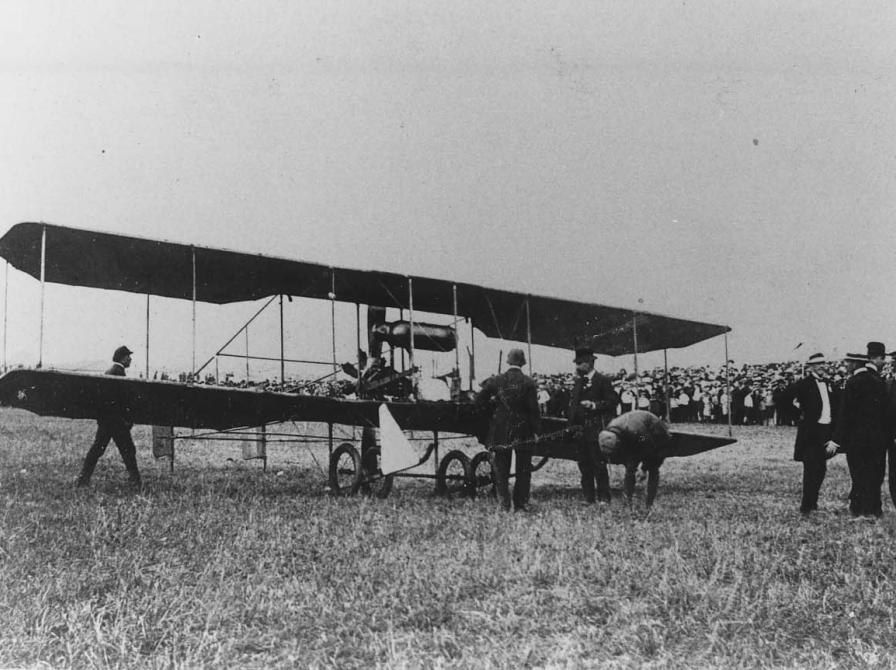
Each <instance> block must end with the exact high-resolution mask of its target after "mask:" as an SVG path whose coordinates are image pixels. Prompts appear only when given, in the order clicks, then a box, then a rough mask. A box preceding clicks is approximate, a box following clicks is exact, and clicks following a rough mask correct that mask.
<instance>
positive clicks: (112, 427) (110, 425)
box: [77, 346, 142, 488]
mask: <svg viewBox="0 0 896 670" xmlns="http://www.w3.org/2000/svg"><path fill="white" fill-rule="evenodd" d="M132 353H134V352H132V351H131V350H130V349H128V348H127V347H125V346H121V347H118V349H116V350H115V353H114V354H113V355H112V367H110V368H109V369H108V370H106V374H107V375H112V376H114V377H124V376H125V370H126V369H127V368H128V367H130V365H131V354H132ZM131 426H133V424H132V423H131V421H130V407H129V403H128V402H127V399H126V398H125V397H123V396H122V397H118V398H114V399H110V400H109V401H108V403H107V404H106V406H105V407H103V408H102V409H101V412H100V415H99V416H98V417H97V420H96V437H94V439H93V444H92V445H91V446H90V449H89V450H88V451H87V455H86V456H85V457H84V465H83V467H82V468H81V475H80V476H79V477H78V482H77V483H78V486H88V485H89V484H90V477H91V476H92V475H93V470H94V468H96V464H97V461H99V460H100V456H102V455H103V454H104V453H105V451H106V447H108V446H109V440H115V446H116V447H118V453H119V454H121V460H122V461H124V465H125V467H126V468H127V471H128V476H129V477H130V481H131V484H133V485H134V486H135V487H136V488H140V486H141V485H142V484H141V480H140V470H139V469H138V468H137V447H136V446H135V445H134V440H133V439H132V438H131Z"/></svg>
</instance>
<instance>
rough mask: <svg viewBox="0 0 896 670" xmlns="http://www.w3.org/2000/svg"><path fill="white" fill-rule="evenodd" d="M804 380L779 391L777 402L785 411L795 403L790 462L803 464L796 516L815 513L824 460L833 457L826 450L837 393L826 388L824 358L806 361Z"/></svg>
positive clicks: (831, 450) (815, 356)
mask: <svg viewBox="0 0 896 670" xmlns="http://www.w3.org/2000/svg"><path fill="white" fill-rule="evenodd" d="M806 371H807V374H806V376H805V377H803V378H802V379H800V380H799V381H796V382H794V383H793V384H791V385H790V386H788V387H787V388H786V389H784V390H783V391H781V394H780V395H779V396H778V401H779V402H780V403H782V404H784V405H786V406H788V407H791V406H793V401H794V400H796V402H797V403H799V408H800V420H799V424H798V427H797V431H796V442H795V443H794V446H793V460H795V461H801V462H802V464H803V495H802V499H801V500H800V512H802V513H803V514H811V513H812V512H814V511H816V510H817V509H818V492H819V491H820V490H821V484H822V482H823V481H824V477H825V474H827V459H828V458H830V457H831V456H833V455H834V454H835V453H837V450H836V447H832V446H828V443H829V441H830V439H831V437H832V435H833V426H834V418H835V417H836V416H837V400H838V391H837V390H836V389H833V388H832V387H830V386H829V385H828V377H829V370H828V365H827V362H826V360H825V357H824V354H820V353H819V354H812V355H811V356H809V360H808V361H806Z"/></svg>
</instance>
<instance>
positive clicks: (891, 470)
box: [887, 442, 896, 505]
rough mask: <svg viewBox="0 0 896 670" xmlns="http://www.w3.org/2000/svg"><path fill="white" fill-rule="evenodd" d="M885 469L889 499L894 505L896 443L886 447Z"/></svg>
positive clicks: (895, 493)
mask: <svg viewBox="0 0 896 670" xmlns="http://www.w3.org/2000/svg"><path fill="white" fill-rule="evenodd" d="M887 468H888V469H887V474H888V484H889V485H890V499H891V500H892V501H893V504H894V505H896V442H890V443H889V444H888V445H887Z"/></svg>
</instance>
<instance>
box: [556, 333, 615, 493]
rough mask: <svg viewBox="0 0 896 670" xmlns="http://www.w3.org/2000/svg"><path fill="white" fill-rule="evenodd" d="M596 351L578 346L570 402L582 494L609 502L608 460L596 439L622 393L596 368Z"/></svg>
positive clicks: (610, 416)
mask: <svg viewBox="0 0 896 670" xmlns="http://www.w3.org/2000/svg"><path fill="white" fill-rule="evenodd" d="M594 358H595V356H594V351H593V350H592V349H589V348H587V347H583V348H578V349H576V355H575V359H573V360H574V362H575V364H576V376H575V383H574V384H573V387H572V393H571V394H570V401H569V413H568V417H569V427H570V428H572V429H573V431H574V435H575V436H576V439H577V441H578V446H579V459H578V460H579V472H581V473H582V493H583V494H584V496H585V501H586V502H588V503H593V502H594V500H595V483H596V484H597V498H598V499H599V500H600V501H601V502H610V475H609V473H608V472H607V462H606V460H605V459H604V457H603V456H602V455H601V453H600V448H599V447H598V442H597V438H598V435H599V434H600V431H602V430H603V429H604V427H605V426H606V425H607V423H608V422H609V421H610V420H611V419H612V418H613V417H614V416H616V406H617V405H618V404H619V396H618V395H616V391H614V390H613V384H612V382H610V380H609V378H608V377H605V376H604V375H602V374H600V373H599V372H598V371H597V370H595V369H594Z"/></svg>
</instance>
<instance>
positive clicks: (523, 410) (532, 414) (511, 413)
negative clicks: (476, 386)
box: [476, 349, 541, 512]
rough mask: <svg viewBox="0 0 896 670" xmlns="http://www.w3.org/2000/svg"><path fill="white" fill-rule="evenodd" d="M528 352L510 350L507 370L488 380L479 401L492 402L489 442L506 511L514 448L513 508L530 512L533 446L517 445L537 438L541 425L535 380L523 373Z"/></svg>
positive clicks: (478, 402) (484, 384)
mask: <svg viewBox="0 0 896 670" xmlns="http://www.w3.org/2000/svg"><path fill="white" fill-rule="evenodd" d="M525 364H526V355H525V354H524V353H523V350H522V349H511V350H510V351H509V352H508V353H507V366H508V367H507V370H506V371H504V372H503V373H501V374H500V375H496V376H494V377H490V378H489V379H486V380H485V381H484V382H483V383H482V391H480V393H479V395H478V396H476V403H477V404H479V405H488V404H490V403H493V405H494V410H493V412H492V418H491V422H490V423H489V429H488V439H487V441H486V444H487V445H488V447H489V450H490V452H491V461H492V471H493V472H494V475H495V488H496V489H497V491H498V500H499V501H500V503H501V507H502V508H503V509H504V510H507V511H509V510H510V502H511V498H510V484H509V479H510V459H511V449H513V452H514V453H515V454H516V481H515V482H514V484H513V508H514V509H515V510H516V511H518V512H526V511H529V488H530V484H531V481H532V448H531V446H530V445H520V446H516V447H515V446H514V445H515V444H517V443H519V442H526V441H529V440H531V439H532V438H534V437H536V435H537V434H538V431H539V427H540V424H541V414H540V412H539V411H538V395H537V390H536V385H535V381H534V380H533V379H532V378H531V377H529V376H528V375H526V374H525V373H523V370H522V366H524V365H525Z"/></svg>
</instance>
